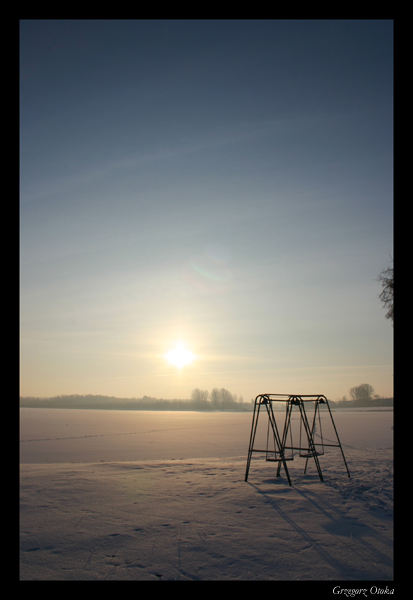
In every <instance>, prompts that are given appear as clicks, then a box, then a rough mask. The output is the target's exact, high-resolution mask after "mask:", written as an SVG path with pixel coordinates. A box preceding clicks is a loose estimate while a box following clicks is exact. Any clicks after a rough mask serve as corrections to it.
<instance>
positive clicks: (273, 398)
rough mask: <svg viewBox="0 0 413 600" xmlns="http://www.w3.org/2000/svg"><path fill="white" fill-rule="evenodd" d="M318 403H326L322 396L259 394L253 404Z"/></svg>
mask: <svg viewBox="0 0 413 600" xmlns="http://www.w3.org/2000/svg"><path fill="white" fill-rule="evenodd" d="M300 400H301V401H302V402H316V401H318V402H320V404H323V403H325V402H326V401H327V398H326V397H325V396H324V395H323V394H259V395H258V396H257V397H256V398H255V402H257V401H258V403H259V404H266V403H267V402H291V403H292V404H297V403H298V402H300Z"/></svg>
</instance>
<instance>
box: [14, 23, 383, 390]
mask: <svg viewBox="0 0 413 600" xmlns="http://www.w3.org/2000/svg"><path fill="white" fill-rule="evenodd" d="M392 257H393V22H392V21H389V20H333V21H331V20H320V21H319V20H287V21H283V20H183V21H180V20H155V21H146V20H74V21H72V20H60V21H55V20H46V21H42V20H23V21H21V22H20V395H21V396H38V397H51V396H55V395H61V394H62V395H66V394H103V395H109V396H116V397H130V398H140V397H142V396H144V395H147V396H152V397H157V398H165V399H168V398H170V399H173V398H189V397H190V394H191V391H192V390H193V389H194V388H200V389H206V390H211V389H212V388H214V387H218V388H222V387H225V388H226V389H228V390H230V391H231V392H232V393H233V394H237V395H238V396H242V398H243V399H244V401H250V399H252V398H254V397H255V396H257V395H258V394H261V393H282V394H284V393H288V394H290V393H291V394H324V395H326V396H327V397H328V398H330V399H331V400H337V399H341V398H342V397H343V396H347V397H349V396H348V390H349V389H350V388H351V387H354V386H356V385H359V384H361V383H369V384H370V385H372V386H373V387H374V390H375V393H377V394H379V395H381V396H385V397H388V396H392V395H393V326H392V323H391V321H389V320H388V319H386V318H385V312H386V311H385V310H384V308H383V306H382V304H381V302H380V300H379V298H378V296H379V294H380V291H381V287H380V284H379V283H378V281H377V277H378V275H379V273H380V272H381V271H382V270H383V269H386V268H387V267H389V266H391V265H392ZM179 344H180V347H181V349H182V350H181V354H183V357H184V359H185V358H188V360H183V361H182V363H186V364H182V363H179V361H177V360H175V363H174V361H172V362H170V361H169V360H168V358H170V357H171V356H174V357H175V359H176V353H175V354H174V352H173V350H174V348H176V346H177V345H179ZM171 352H172V355H171V354H170V353H171ZM178 358H179V357H178ZM191 358H193V360H192V361H190V360H189V359H191ZM177 362H178V363H179V364H178V365H177V364H176V363H177Z"/></svg>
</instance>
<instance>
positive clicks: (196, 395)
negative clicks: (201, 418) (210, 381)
mask: <svg viewBox="0 0 413 600" xmlns="http://www.w3.org/2000/svg"><path fill="white" fill-rule="evenodd" d="M191 400H192V402H193V403H194V404H195V406H197V407H203V406H206V404H207V403H208V390H200V389H199V388H195V389H194V390H192V392H191Z"/></svg>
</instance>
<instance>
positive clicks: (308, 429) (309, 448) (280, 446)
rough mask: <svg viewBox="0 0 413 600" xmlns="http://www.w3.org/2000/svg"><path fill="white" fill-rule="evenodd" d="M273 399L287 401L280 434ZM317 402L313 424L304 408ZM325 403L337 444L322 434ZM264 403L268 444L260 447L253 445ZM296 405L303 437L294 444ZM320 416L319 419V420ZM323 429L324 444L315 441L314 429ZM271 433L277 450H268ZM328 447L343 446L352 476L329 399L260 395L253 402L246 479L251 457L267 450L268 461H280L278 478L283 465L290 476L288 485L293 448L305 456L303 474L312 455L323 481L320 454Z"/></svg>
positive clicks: (313, 396) (322, 440)
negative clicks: (255, 453)
mask: <svg viewBox="0 0 413 600" xmlns="http://www.w3.org/2000/svg"><path fill="white" fill-rule="evenodd" d="M274 402H285V403H286V410H285V420H284V426H283V430H282V435H280V433H279V430H278V426H277V422H276V419H275V415H274V410H273V403H274ZM310 402H313V403H314V415H313V419H312V423H311V425H310V423H309V420H308V417H307V412H306V408H305V404H306V403H310ZM321 404H325V405H326V406H327V409H328V413H329V416H330V418H331V422H332V424H333V428H334V431H335V434H336V437H337V443H328V444H327V443H325V442H324V439H323V435H322V429H321V416H320V405H321ZM262 406H264V407H265V409H266V412H267V416H268V429H267V447H266V448H265V449H257V448H255V447H254V443H255V436H256V433H257V425H258V418H259V415H260V410H261V407H262ZM294 407H298V409H299V412H300V440H299V445H298V446H294V444H293V440H292V431H291V413H292V410H293V408H294ZM317 417H318V420H317ZM317 423H318V426H319V428H320V434H321V443H319V442H316V441H315V432H316V426H317ZM302 430H304V434H303V435H302ZM271 433H272V441H273V444H274V450H269V439H270V437H271ZM288 433H290V445H287V440H288ZM302 437H303V438H304V444H305V439H306V441H307V444H306V445H304V446H303V445H302ZM326 446H329V447H333V448H340V450H341V454H342V457H343V461H344V465H345V467H346V470H347V475H348V477H350V471H349V469H348V466H347V462H346V458H345V456H344V451H343V447H342V445H341V442H340V438H339V436H338V432H337V428H336V425H335V423H334V419H333V415H332V413H331V409H330V406H329V403H328V400H327V398H326V397H325V396H324V395H322V394H313V395H300V396H298V395H296V394H260V395H258V396H257V397H256V398H255V402H254V413H253V417H252V424H251V434H250V442H249V447H248V457H247V467H246V471H245V481H247V480H248V474H249V470H250V465H251V459H252V455H253V453H254V452H259V453H265V457H266V460H267V461H272V462H278V467H277V477H279V476H280V472H281V467H283V468H284V471H285V474H286V476H287V479H288V483H289V485H292V484H291V478H290V474H289V471H288V467H287V462H288V461H291V460H294V450H298V452H299V456H300V457H301V458H305V459H306V461H305V467H304V473H306V471H307V466H308V459H309V458H313V459H314V463H315V466H316V469H317V472H318V475H319V477H320V480H321V481H324V479H323V474H322V471H321V466H320V461H319V460H318V457H319V456H321V455H323V454H324V448H325V447H326ZM286 450H287V451H291V454H290V455H288V454H286Z"/></svg>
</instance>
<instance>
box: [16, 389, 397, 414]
mask: <svg viewBox="0 0 413 600" xmlns="http://www.w3.org/2000/svg"><path fill="white" fill-rule="evenodd" d="M329 404H330V406H331V408H368V407H389V406H390V407H391V406H393V398H380V397H377V396H376V397H375V398H369V399H366V400H347V399H343V400H338V401H335V402H334V401H332V400H329ZM253 406H254V399H252V400H250V401H249V402H244V401H243V399H242V397H241V398H237V396H236V395H235V394H231V393H230V392H228V390H225V389H221V390H217V389H216V388H215V390H212V392H211V393H208V392H207V391H206V390H193V391H192V394H191V398H190V399H189V400H164V399H158V398H152V397H150V396H143V398H116V397H114V396H100V395H92V394H88V395H79V394H73V395H69V396H54V397H52V398H35V397H33V396H28V397H21V398H20V407H22V408H77V409H79V408H85V409H106V410H186V411H188V410H206V411H208V410H209V411H215V410H222V411H228V410H232V411H244V412H245V411H251V410H252V409H253Z"/></svg>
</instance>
